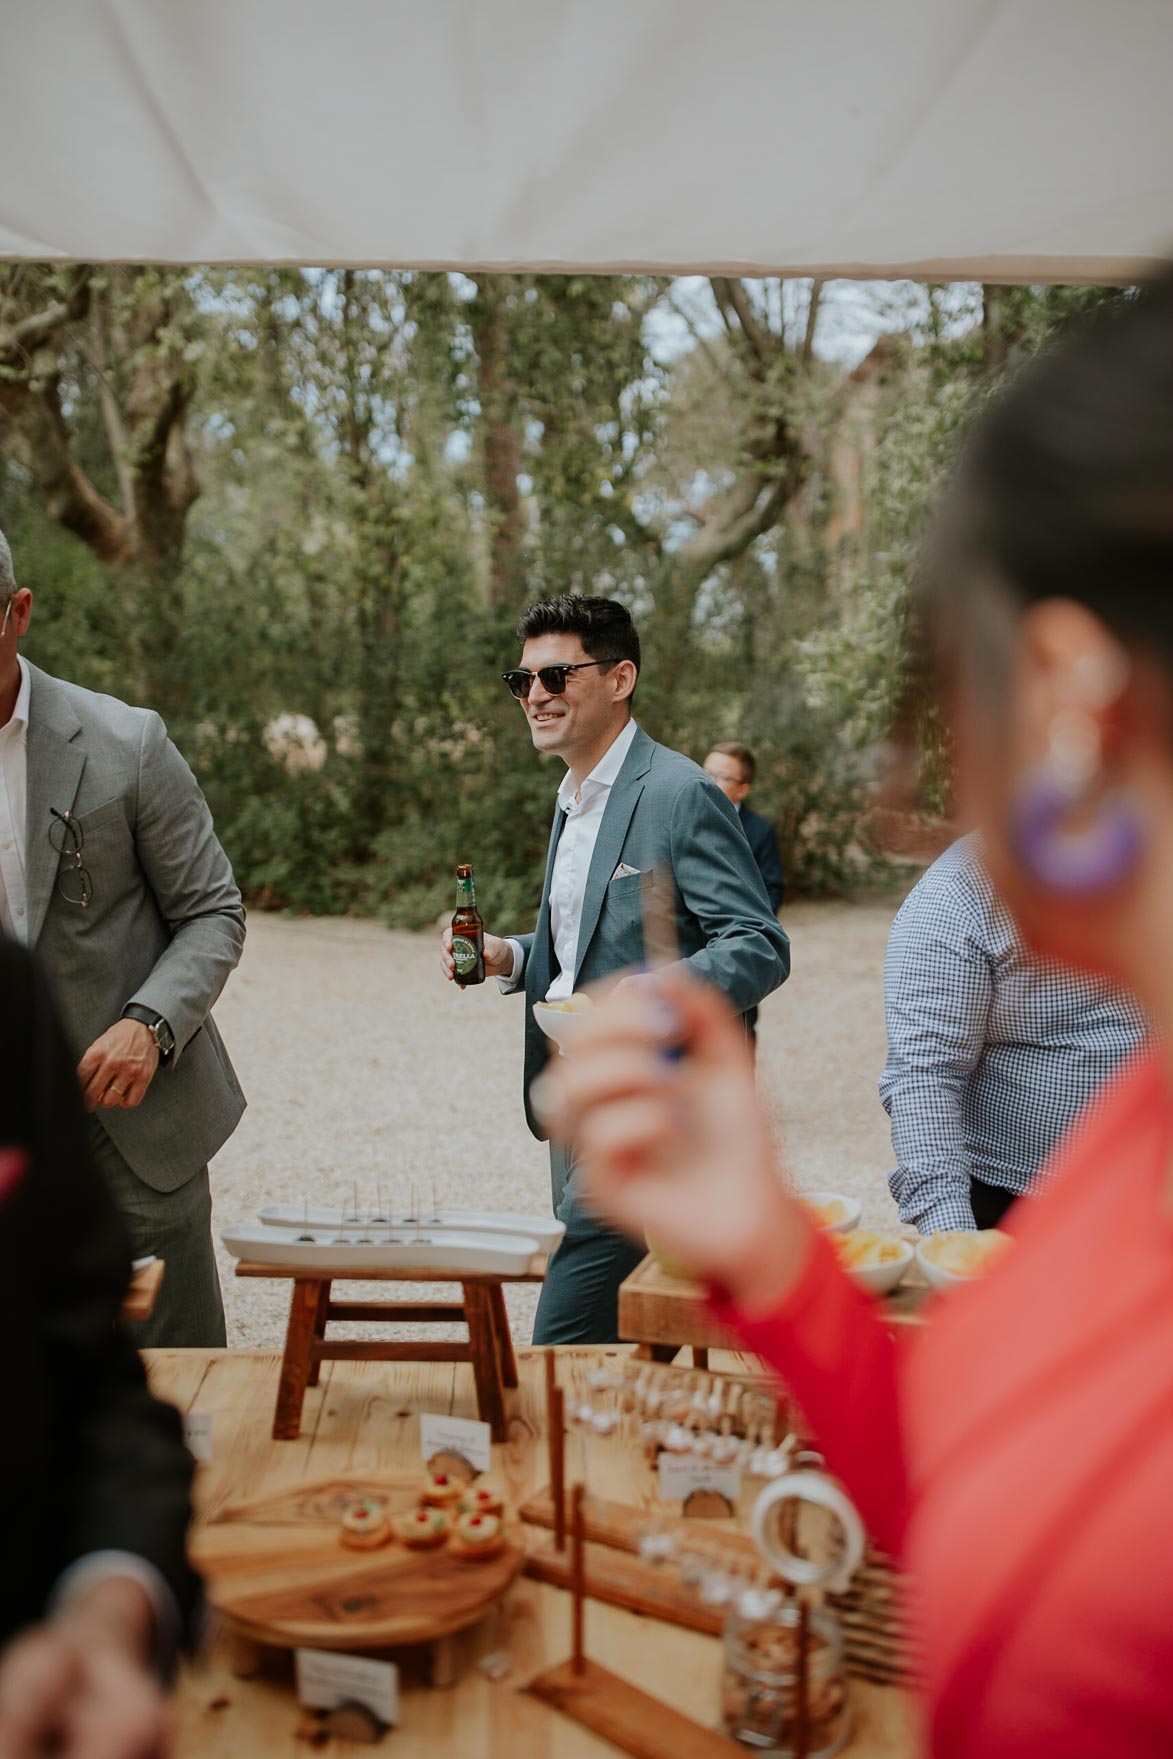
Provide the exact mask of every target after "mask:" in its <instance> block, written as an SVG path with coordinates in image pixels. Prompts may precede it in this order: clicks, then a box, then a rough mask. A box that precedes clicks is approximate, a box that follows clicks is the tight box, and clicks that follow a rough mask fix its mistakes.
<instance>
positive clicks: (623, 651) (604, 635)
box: [517, 592, 639, 672]
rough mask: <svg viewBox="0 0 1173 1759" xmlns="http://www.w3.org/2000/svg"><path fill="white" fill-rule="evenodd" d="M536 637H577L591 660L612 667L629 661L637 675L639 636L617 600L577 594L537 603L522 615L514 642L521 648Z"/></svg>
mask: <svg viewBox="0 0 1173 1759" xmlns="http://www.w3.org/2000/svg"><path fill="white" fill-rule="evenodd" d="M535 635H577V636H578V638H579V640H580V641H581V642H582V645H583V652H584V653H587V654H589V655H590V657H591V659H592V660H609V661H610V662H611V664H612V665H614V664H615V662H616V661H617V660H630V661H631V662H632V664H633V665H634V667H635V669H636V671H637V672H638V671H639V633H638V631H637V630H636V627H635V624H634V623H633V622H632V620H631V612H630V611H629V610H628V609H627V606H626V605H621V604H620V603H619V601H618V599H601V598H591V597H590V596H588V595H587V594H585V593H577V592H568V593H562V594H561V595H560V596H559V597H558V598H555V599H540V600H539V601H538V603H537V604H536V605H530V607H529V609H528V610H526V611H523V612H522V614H521V617H520V618H519V620H518V624H517V639H518V641H520V642H521V643H522V644H523V646H524V644H525V643H526V642H527V641H528V640H529V639H530V637H531V636H535Z"/></svg>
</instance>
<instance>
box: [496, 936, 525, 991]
mask: <svg viewBox="0 0 1173 1759" xmlns="http://www.w3.org/2000/svg"><path fill="white" fill-rule="evenodd" d="M507 938H508V940H509V945H510V946H511V947H512V948H513V964H512V966H511V968H510V971H509V976H508V977H499V978H498V979H497V988H498V989H499V990H500V991H501V994H502V995H503V996H508V995H512V994H513V992H514V990H515V989H519V988H520V986H521V979H522V975H523V974H524V972H525V948H524V947H523V946H522V944H521V942H520V941H517V940H514V938H513V936H512V935H509V936H508V937H507Z"/></svg>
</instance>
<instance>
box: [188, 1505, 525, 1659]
mask: <svg viewBox="0 0 1173 1759" xmlns="http://www.w3.org/2000/svg"><path fill="white" fill-rule="evenodd" d="M421 1482H422V1474H421V1476H420V1477H417V1478H415V1479H413V1480H412V1481H411V1483H406V1482H404V1481H403V1480H398V1481H397V1480H395V1479H393V1478H390V1477H388V1478H376V1477H372V1476H361V1477H360V1476H355V1477H338V1478H328V1479H323V1480H320V1481H319V1482H317V1483H313V1484H303V1485H296V1486H293V1487H291V1488H290V1489H289V1490H287V1491H279V1492H276V1493H275V1494H271V1495H269V1496H264V1497H258V1498H257V1499H256V1500H255V1501H252V1502H244V1503H235V1504H230V1505H227V1506H224V1507H222V1508H221V1509H219V1510H218V1511H217V1512H216V1513H214V1514H212V1515H211V1516H210V1517H209V1518H208V1519H207V1520H206V1521H205V1522H204V1523H203V1524H202V1525H201V1526H200V1527H199V1528H198V1529H197V1531H196V1533H195V1534H194V1535H193V1540H192V1557H193V1560H194V1562H195V1564H196V1566H197V1568H198V1569H199V1570H201V1571H202V1572H203V1575H204V1579H205V1584H206V1588H207V1595H208V1600H209V1601H210V1603H211V1604H212V1606H214V1607H215V1609H216V1611H217V1612H218V1613H219V1614H220V1615H221V1617H222V1618H224V1619H225V1620H226V1621H227V1622H228V1623H229V1624H230V1625H231V1626H232V1628H233V1629H234V1630H236V1631H238V1632H240V1633H241V1634H242V1635H243V1636H246V1637H250V1638H251V1639H252V1640H253V1641H254V1642H257V1643H266V1644H271V1645H273V1646H274V1647H276V1648H281V1649H292V1648H297V1647H300V1646H303V1645H304V1646H305V1647H307V1648H313V1649H391V1648H396V1647H398V1646H400V1645H405V1644H411V1643H432V1642H435V1641H437V1640H438V1639H439V1638H441V1637H447V1636H450V1635H451V1634H452V1633H453V1632H454V1631H461V1630H464V1628H465V1627H466V1626H467V1625H473V1624H476V1622H477V1620H478V1619H480V1618H482V1617H483V1616H484V1614H485V1613H486V1612H487V1611H488V1610H489V1608H490V1607H491V1606H492V1605H493V1604H494V1603H495V1602H496V1601H498V1600H500V1598H501V1596H502V1595H503V1594H504V1593H505V1591H506V1590H507V1589H508V1588H509V1586H510V1584H511V1583H512V1582H513V1581H514V1579H515V1577H516V1576H517V1574H518V1572H519V1571H520V1569H521V1565H522V1558H523V1554H522V1550H521V1547H520V1546H519V1545H516V1544H514V1543H513V1542H512V1541H511V1542H510V1543H509V1544H508V1545H507V1546H506V1548H505V1550H504V1551H503V1552H501V1553H500V1554H499V1555H498V1556H497V1557H495V1558H488V1559H486V1560H485V1561H484V1562H483V1563H477V1562H472V1563H470V1562H468V1561H467V1560H465V1559H464V1558H460V1557H457V1556H456V1555H455V1554H454V1553H452V1552H451V1551H449V1549H448V1547H447V1545H445V1546H443V1547H440V1548H438V1549H436V1550H432V1551H412V1550H409V1549H408V1547H407V1546H405V1545H401V1544H400V1543H399V1542H398V1541H397V1540H395V1539H392V1540H390V1541H389V1542H388V1544H386V1545H383V1546H380V1547H379V1548H378V1550H376V1551H355V1550H352V1549H351V1548H350V1547H349V1546H345V1545H343V1544H342V1541H341V1539H340V1538H339V1522H340V1520H341V1518H342V1514H343V1511H344V1509H345V1508H346V1506H347V1504H348V1503H349V1502H351V1501H352V1500H353V1498H354V1497H356V1496H375V1497H378V1498H379V1499H380V1500H381V1501H384V1502H386V1504H387V1507H388V1509H389V1511H390V1513H391V1514H393V1515H395V1514H406V1513H407V1512H408V1511H409V1510H410V1509H412V1508H414V1507H415V1506H416V1503H417V1500H418V1493H419V1487H420V1484H421Z"/></svg>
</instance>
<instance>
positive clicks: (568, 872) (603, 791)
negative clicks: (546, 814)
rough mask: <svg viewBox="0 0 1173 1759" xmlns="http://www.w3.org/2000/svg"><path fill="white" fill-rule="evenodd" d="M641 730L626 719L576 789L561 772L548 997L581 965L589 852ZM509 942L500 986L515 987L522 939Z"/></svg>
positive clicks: (555, 997) (564, 988)
mask: <svg viewBox="0 0 1173 1759" xmlns="http://www.w3.org/2000/svg"><path fill="white" fill-rule="evenodd" d="M638 731H639V729H638V727H637V726H636V723H635V722H634V721H628V723H627V725H626V726H625V727H624V729H623V731H622V733H620V735H619V737H618V738H617V739H616V740H615V741H614V742H613V743H612V744H611V745H610V746H609V747H608V748H607V750H606V752H605V753H604V754H603V756H602V757H601V758H600V759H599V761H598V763H597V764H596V765H595V767H594V769H593V770H592V771H591V773H590V775H589V776H588V777H587V778H586V780H585V781H584V783H583V784H582V787H581V788H580V789H578V790H577V792H576V790H575V786H574V777H573V776H572V775H571V773H570V771H569V770H567V772H566V774H565V775H564V776H563V778H562V784H561V786H560V787H559V789H558V805H559V808H560V809H561V811H562V812H563V813H565V815H566V823H565V824H564V825H563V827H562V835H561V836H560V837H559V839H558V848H557V850H556V851H555V854H554V872H553V873H552V875H551V876H550V932H551V934H552V936H553V938H554V958H555V960H556V962H557V965H558V967H559V969H558V971H557V972H556V974H555V976H554V981H553V982H552V983H551V985H550V987H549V989H548V990H547V991H546V1000H547V1001H548V1002H562V1001H565V1000H566V998H567V996H569V995H571V994H573V992H574V974H575V970H576V968H577V965H578V931H579V928H580V926H581V924H582V907H583V902H584V900H585V898H586V887H587V876H588V875H589V873H590V871H591V857H592V856H593V855H594V852H595V844H596V843H597V841H598V838H599V829H600V827H601V825H602V823H603V814H604V812H606V810H607V802H608V800H609V799H610V798H611V789H612V787H613V786H614V784H615V780H616V777H617V776H618V774H619V772H620V770H621V769H622V768H623V760H624V758H625V757H626V756H627V754H628V752H629V751H630V750H631V745H632V741H633V740H634V738H635V736H636V733H637V732H638ZM608 877H610V876H608ZM510 945H511V946H512V948H513V970H512V972H511V973H510V975H509V977H508V978H505V979H502V980H501V987H502V989H514V988H516V986H517V984H518V983H519V982H520V980H521V974H522V965H523V963H524V960H523V954H522V947H521V942H520V941H511V942H510Z"/></svg>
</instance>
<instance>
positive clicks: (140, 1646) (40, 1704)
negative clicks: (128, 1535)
mask: <svg viewBox="0 0 1173 1759" xmlns="http://www.w3.org/2000/svg"><path fill="white" fill-rule="evenodd" d="M152 1629H153V1612H152V1611H151V1608H150V1604H149V1602H148V1600H147V1597H146V1595H145V1594H144V1593H143V1590H142V1589H141V1588H140V1587H139V1586H138V1584H137V1583H134V1582H130V1581H128V1580H126V1579H120V1580H112V1581H108V1582H103V1583H101V1584H99V1585H98V1586H97V1587H95V1588H94V1589H92V1590H91V1591H90V1592H89V1593H86V1594H84V1595H81V1596H80V1597H79V1598H78V1600H77V1601H76V1602H74V1603H71V1604H70V1606H69V1607H67V1608H66V1609H65V1610H64V1611H63V1612H61V1613H60V1614H58V1615H57V1616H55V1617H54V1618H52V1619H49V1620H46V1622H45V1623H44V1624H41V1625H35V1626H34V1627H33V1628H32V1629H31V1630H29V1631H27V1632H26V1633H24V1635H22V1636H20V1637H17V1638H16V1639H15V1640H14V1641H13V1642H12V1643H10V1644H9V1645H8V1647H7V1648H6V1649H5V1650H4V1651H3V1652H2V1653H0V1759H47V1756H48V1755H49V1754H52V1755H54V1759H166V1755H168V1754H169V1753H170V1752H171V1749H172V1729H171V1719H170V1714H169V1712H168V1709H167V1703H166V1699H165V1697H164V1694H163V1689H162V1687H161V1685H160V1684H159V1682H158V1680H157V1679H156V1678H155V1676H154V1674H153V1672H152V1671H151V1669H150V1667H149V1665H148V1662H147V1655H148V1650H149V1640H150V1632H151V1630H152Z"/></svg>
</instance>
